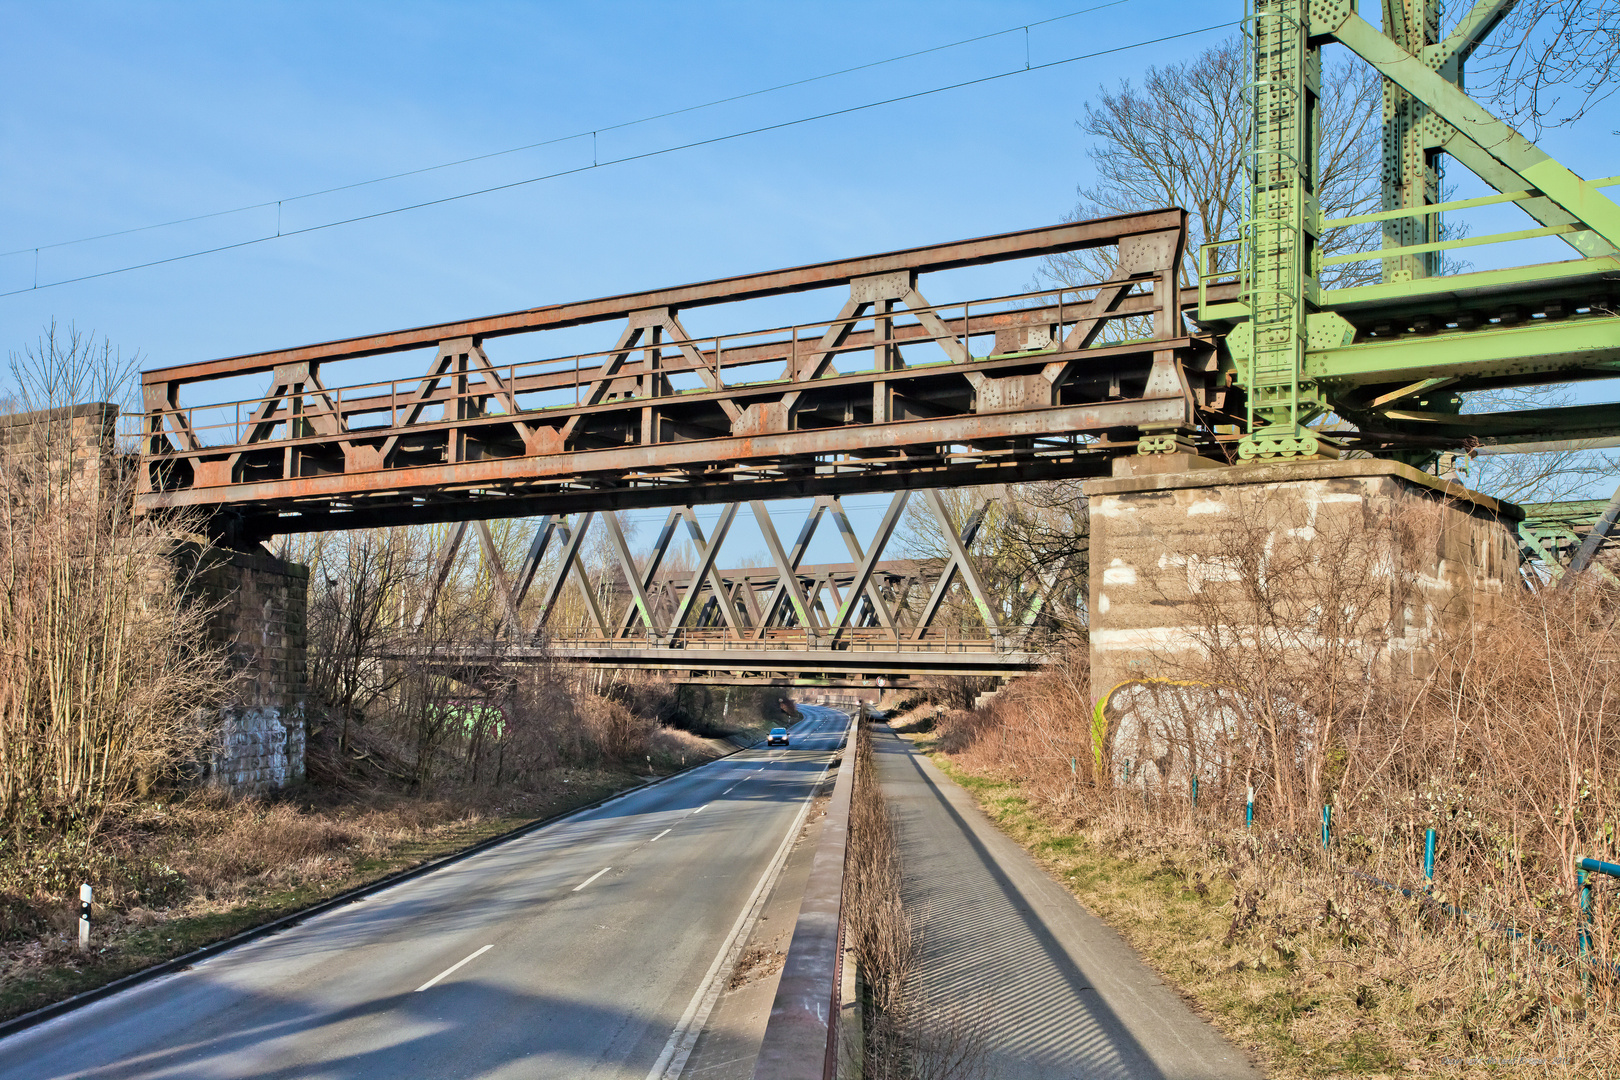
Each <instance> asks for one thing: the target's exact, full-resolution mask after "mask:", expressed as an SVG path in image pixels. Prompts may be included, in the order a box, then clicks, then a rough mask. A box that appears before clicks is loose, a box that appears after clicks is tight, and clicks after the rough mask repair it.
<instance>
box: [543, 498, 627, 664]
mask: <svg viewBox="0 0 1620 1080" xmlns="http://www.w3.org/2000/svg"><path fill="white" fill-rule="evenodd" d="M595 520H596V512H595V511H594V510H588V511H586V512H585V513H584V514H582V515H580V519H579V524H578V525H577V526H576V527H575V529H574V530H573V535H571V536H570V537H569V538H568V542H567V543H566V544H565V545H564V546H563V552H562V560H561V562H560V563H559V564H558V566H557V576H556V577H554V578H552V579H551V584H550V585H548V586H547V587H546V592H545V595H544V596H543V597H541V600H540V612H539V614H538V615H537V616H536V617H535V620H534V627H533V629H531V630H530V631H529V637H530V638H531V639H538V638H539V637H540V633H541V631H542V629H544V627H545V625H546V620H547V619H549V618H550V617H551V609H552V608H554V607H556V606H557V599H558V598H559V597H560V596H562V591H563V586H564V585H565V584H566V583H567V581H568V578H569V575H570V572H572V574H573V576H574V577H575V578H576V579H577V580H578V581H579V591H580V594H581V595H582V596H584V598H585V606H586V608H587V609H589V611H590V614H591V619H592V620H593V621H594V622H595V623H596V628H597V629H598V630H600V631H601V632H602V636H603V637H608V636H610V632H609V630H608V626H607V622H606V621H605V620H604V619H603V618H602V609H601V607H600V606H599V605H598V604H597V602H596V592H595V590H593V589H592V588H591V579H590V576H589V575H587V574H586V573H585V566H584V564H583V563H581V562H580V559H579V551H580V548H581V546H582V545H583V544H584V543H585V535H586V534H587V533H589V532H590V531H591V522H593V521H595Z"/></svg>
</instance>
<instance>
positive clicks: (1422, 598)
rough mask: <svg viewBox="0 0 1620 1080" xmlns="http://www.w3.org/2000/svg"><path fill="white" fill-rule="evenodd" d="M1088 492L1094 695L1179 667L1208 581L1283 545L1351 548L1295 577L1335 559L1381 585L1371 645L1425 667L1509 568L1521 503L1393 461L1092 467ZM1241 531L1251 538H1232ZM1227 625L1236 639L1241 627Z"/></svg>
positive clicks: (1194, 636) (1212, 590)
mask: <svg viewBox="0 0 1620 1080" xmlns="http://www.w3.org/2000/svg"><path fill="white" fill-rule="evenodd" d="M1085 491H1086V494H1087V496H1088V497H1089V504H1090V511H1091V582H1090V614H1091V626H1090V630H1091V677H1092V687H1093V692H1094V693H1096V694H1099V695H1102V694H1106V693H1107V692H1108V691H1109V690H1110V689H1111V688H1113V687H1115V686H1116V685H1118V684H1120V683H1123V682H1129V681H1132V680H1138V679H1144V678H1160V677H1168V676H1173V675H1175V674H1177V672H1178V669H1179V668H1183V667H1184V666H1186V665H1190V664H1192V663H1193V662H1194V661H1195V660H1196V654H1197V653H1198V651H1199V650H1200V648H1201V647H1202V646H1201V639H1202V638H1204V637H1205V636H1206V635H1207V634H1208V633H1209V632H1210V630H1211V627H1210V622H1211V620H1212V619H1217V620H1218V619H1219V618H1220V617H1221V602H1220V596H1221V590H1222V589H1223V588H1224V589H1230V588H1232V587H1234V585H1233V583H1235V582H1237V581H1238V580H1239V579H1240V578H1245V577H1247V578H1250V579H1252V578H1253V576H1254V575H1255V574H1257V573H1258V574H1261V575H1263V574H1264V573H1265V572H1266V571H1265V560H1266V559H1268V558H1274V559H1279V560H1280V559H1282V558H1283V557H1284V553H1285V552H1286V553H1288V556H1287V557H1289V558H1292V559H1294V560H1295V562H1296V565H1295V566H1294V567H1293V571H1294V572H1296V573H1298V572H1301V567H1300V566H1299V565H1298V562H1299V561H1300V560H1308V559H1310V558H1311V557H1313V556H1312V555H1311V553H1312V551H1313V549H1316V548H1319V549H1320V550H1319V553H1318V555H1317V556H1315V557H1317V558H1319V559H1321V558H1328V557H1330V556H1332V555H1333V554H1334V553H1339V557H1345V556H1344V553H1345V552H1353V553H1354V555H1353V558H1355V559H1356V560H1357V562H1358V565H1357V566H1354V567H1349V568H1345V567H1333V566H1329V565H1326V564H1322V565H1319V566H1317V567H1315V568H1314V569H1313V568H1310V567H1305V568H1304V571H1303V572H1304V576H1303V577H1301V578H1300V580H1302V581H1316V580H1327V579H1330V578H1334V577H1335V574H1334V573H1333V572H1334V571H1339V572H1340V573H1338V577H1339V578H1343V577H1344V576H1345V575H1344V574H1343V573H1342V572H1343V571H1345V570H1346V569H1348V570H1350V571H1353V572H1354V574H1356V575H1359V577H1358V578H1357V581H1358V583H1359V587H1361V588H1363V589H1364V590H1365V589H1371V590H1382V593H1381V594H1380V596H1381V599H1380V600H1379V603H1381V605H1382V607H1381V608H1380V609H1379V612H1378V613H1377V615H1376V617H1375V618H1374V619H1373V620H1371V621H1372V622H1376V623H1377V624H1378V626H1377V628H1376V632H1375V634H1374V635H1373V636H1375V637H1377V638H1378V639H1379V640H1378V641H1376V642H1372V643H1371V644H1372V645H1373V647H1375V648H1376V649H1378V650H1380V651H1381V653H1382V655H1383V657H1384V658H1385V660H1386V661H1387V662H1389V663H1398V664H1404V665H1406V666H1407V667H1408V668H1409V669H1411V670H1421V669H1422V667H1423V664H1424V662H1425V658H1426V655H1427V650H1428V648H1429V646H1430V644H1431V643H1432V642H1433V641H1434V640H1435V637H1436V634H1437V632H1438V631H1440V630H1441V629H1443V628H1444V627H1446V626H1448V625H1455V624H1456V623H1457V622H1458V621H1459V620H1461V619H1463V618H1466V617H1467V616H1468V615H1469V614H1471V613H1472V612H1473V611H1475V610H1476V609H1477V608H1478V607H1479V605H1481V604H1489V603H1491V602H1492V599H1493V598H1494V597H1497V596H1500V595H1501V594H1502V592H1503V590H1504V589H1507V588H1516V587H1518V584H1519V580H1520V579H1519V569H1518V567H1519V554H1518V545H1517V543H1516V542H1515V540H1514V538H1513V535H1512V532H1511V528H1512V523H1513V522H1514V521H1517V520H1519V519H1520V518H1522V516H1523V514H1522V512H1521V511H1520V510H1519V509H1518V507H1516V506H1513V505H1512V504H1510V503H1502V502H1499V501H1497V500H1495V499H1491V498H1488V497H1486V496H1483V495H1479V494H1476V493H1474V492H1470V491H1467V490H1466V489H1464V488H1462V487H1460V486H1458V485H1456V484H1451V483H1447V482H1445V481H1441V480H1438V479H1436V478H1435V477H1433V476H1429V475H1427V474H1425V473H1421V472H1419V471H1418V470H1416V469H1413V468H1411V467H1410V466H1407V465H1403V464H1400V463H1397V462H1390V461H1377V460H1350V461H1329V462H1312V463H1305V464H1295V465H1282V466H1237V467H1228V468H1214V469H1208V468H1205V469H1201V470H1199V471H1195V472H1169V473H1156V474H1149V475H1138V476H1128V477H1122V478H1116V479H1110V480H1094V481H1090V482H1088V483H1087V484H1086V487H1085ZM1352 536H1353V537H1354V543H1349V541H1348V540H1347V539H1346V538H1349V537H1352ZM1232 538H1240V539H1232ZM1223 544H1227V545H1228V547H1229V548H1232V549H1226V548H1223V546H1222V545H1223ZM1245 544H1246V545H1248V546H1250V547H1252V548H1253V549H1254V550H1246V551H1245V550H1235V548H1236V547H1240V546H1243V545H1245ZM1347 544H1348V545H1349V546H1346V545H1347ZM1308 599H1309V598H1303V599H1302V600H1301V602H1300V604H1299V607H1300V611H1301V613H1302V616H1301V617H1306V616H1308V614H1309V610H1310V605H1309V603H1308V602H1307V601H1308ZM1237 606H1238V605H1235V606H1234V610H1235V609H1236V607H1237ZM1238 621H1241V620H1238ZM1228 629H1229V630H1230V632H1231V633H1232V634H1234V635H1237V636H1239V637H1241V635H1242V634H1244V633H1246V632H1250V630H1251V629H1252V628H1247V627H1244V626H1241V625H1233V626H1231V627H1229V628H1228Z"/></svg>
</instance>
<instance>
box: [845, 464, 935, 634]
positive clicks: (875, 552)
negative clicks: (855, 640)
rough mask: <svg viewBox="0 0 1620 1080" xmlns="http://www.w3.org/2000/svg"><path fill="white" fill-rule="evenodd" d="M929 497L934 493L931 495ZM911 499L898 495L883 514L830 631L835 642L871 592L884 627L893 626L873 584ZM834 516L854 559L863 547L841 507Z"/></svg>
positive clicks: (907, 492)
mask: <svg viewBox="0 0 1620 1080" xmlns="http://www.w3.org/2000/svg"><path fill="white" fill-rule="evenodd" d="M929 494H934V493H933V492H929ZM910 496H911V492H909V491H899V492H896V493H895V496H894V498H893V499H891V500H890V501H889V508H888V509H887V510H885V511H884V512H883V520H882V521H880V522H879V523H878V529H877V535H875V536H873V537H872V544H871V546H870V547H869V548H867V551H866V558H864V559H862V560H861V563H860V570H859V571H858V572H857V573H856V575H855V580H854V581H852V582H851V583H850V586H849V594H848V595H847V596H846V597H844V599H843V601H842V602H841V603H839V605H838V616H837V618H836V619H834V621H833V624H832V626H831V627H829V628H828V629H829V630H830V631H831V632H832V635H833V637H834V639H835V640H836V638H837V637H838V635H839V634H841V633H842V632H843V630H844V628H845V627H846V626H847V625H848V624H849V617H850V615H852V614H854V611H855V605H856V604H857V603H858V602H859V601H860V599H861V595H862V594H863V593H866V592H867V590H868V589H869V588H870V595H869V599H870V600H871V602H872V604H873V605H874V607H875V608H876V609H877V610H878V612H879V613H880V615H879V617H880V618H882V619H883V620H884V623H885V625H890V623H889V616H888V610H887V609H886V608H885V607H884V606H883V597H882V596H881V595H879V594H878V591H877V587H876V586H875V585H873V584H872V568H873V567H874V566H876V565H877V561H878V558H879V557H880V556H881V555H882V554H883V549H884V548H885V547H887V546H888V544H889V538H890V537H891V536H893V535H894V528H895V526H896V525H898V524H899V523H900V512H901V511H902V510H904V509H905V508H906V500H907V499H908V498H910ZM833 516H834V520H835V521H837V522H838V528H839V531H840V532H843V533H845V542H846V543H848V544H850V545H851V547H850V554H851V555H852V556H853V555H854V554H855V552H857V551H859V550H860V547H859V545H858V544H856V543H855V537H854V534H853V533H852V532H850V531H849V522H848V521H847V520H845V518H844V508H843V507H842V506H839V507H837V508H836V509H835V510H834V512H833ZM831 584H832V582H831V580H830V579H829V581H828V585H829V586H831ZM837 595H838V594H837V592H836V591H834V592H833V596H834V597H835V598H836V597H837Z"/></svg>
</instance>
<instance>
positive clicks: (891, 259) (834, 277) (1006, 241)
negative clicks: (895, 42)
mask: <svg viewBox="0 0 1620 1080" xmlns="http://www.w3.org/2000/svg"><path fill="white" fill-rule="evenodd" d="M1185 221H1186V211H1184V210H1174V209H1171V210H1155V211H1150V212H1147V213H1141V214H1121V215H1117V216H1115V217H1106V218H1096V219H1093V220H1090V221H1079V222H1068V223H1064V224H1060V225H1048V226H1044V227H1042V228H1038V229H1027V230H1024V231H1021V232H1013V233H1002V234H999V235H995V236H982V237H977V238H975V239H971V240H957V241H953V242H950V243H945V244H931V245H928V246H925V247H917V248H907V249H904V250H900V251H890V252H884V253H882V254H877V255H868V256H864V257H861V258H855V259H836V260H833V261H831V262H822V263H812V264H809V265H805V266H795V267H788V268H786V269H782V270H770V271H766V272H764V273H757V274H744V275H740V276H737V277H729V278H717V279H715V280H712V281H703V282H697V283H694V284H691V285H680V286H676V287H674V288H666V289H655V290H652V291H650V292H640V293H625V294H622V295H619V296H610V297H603V298H600V299H596V300H583V301H577V302H573V303H566V304H551V305H547V306H545V307H536V308H528V309H525V310H523V311H514V312H508V313H506V314H504V315H491V316H487V317H484V318H479V319H467V320H462V321H459V322H449V323H437V324H434V325H430V326H420V327H415V328H413V329H409V330H396V331H393V332H390V333H384V334H371V335H366V336H362V337H353V338H343V339H340V340H337V341H328V342H322V343H320V344H315V345H304V346H299V347H297V348H292V349H277V350H272V351H270V352H262V353H249V354H246V355H243V356H234V357H226V358H224V359H219V360H208V361H202V362H200V363H193V364H178V365H175V366H173V367H167V368H157V369H155V370H152V371H148V372H144V373H143V374H142V376H141V378H142V381H143V382H145V383H147V384H155V383H166V382H198V381H202V380H207V379H219V378H225V377H227V376H231V375H243V374H250V373H254V372H264V371H271V370H273V369H274V368H275V367H276V366H277V365H278V364H290V363H300V362H308V361H311V360H336V359H346V358H351V357H360V356H375V355H377V354H378V353H387V352H398V351H401V350H405V349H415V348H420V347H423V346H429V345H437V344H438V343H439V342H441V341H445V340H448V339H451V338H461V337H473V338H489V337H499V336H502V335H506V334H521V333H525V332H528V331H531V330H543V329H558V328H562V327H568V326H578V325H581V324H583V323H591V322H600V321H604V320H607V319H615V318H622V317H623V316H625V315H627V314H629V313H630V312H632V311H641V310H645V309H647V308H659V307H672V308H678V309H684V308H692V307H701V306H704V305H708V304H721V303H729V302H732V301H736V300H750V299H756V298H758V297H764V296H778V295H782V294H785V293H794V292H804V291H807V290H810V289H821V288H826V287H828V286H832V285H840V284H844V283H847V282H848V281H849V280H850V279H852V278H857V277H865V276H867V275H872V274H882V273H889V272H893V271H896V270H916V271H919V272H925V271H937V270H951V269H957V268H960V267H965V266H976V265H978V264H980V263H986V262H998V261H1002V260H1006V259H1009V258H1024V257H1032V256H1039V255H1046V254H1052V253H1055V252H1060V251H1077V250H1080V249H1083V248H1087V247H1099V246H1102V245H1105V244H1112V243H1117V242H1118V241H1119V240H1120V239H1121V238H1122V237H1125V236H1131V235H1135V234H1138V233H1152V232H1162V231H1165V230H1168V229H1181V228H1184V226H1185Z"/></svg>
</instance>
